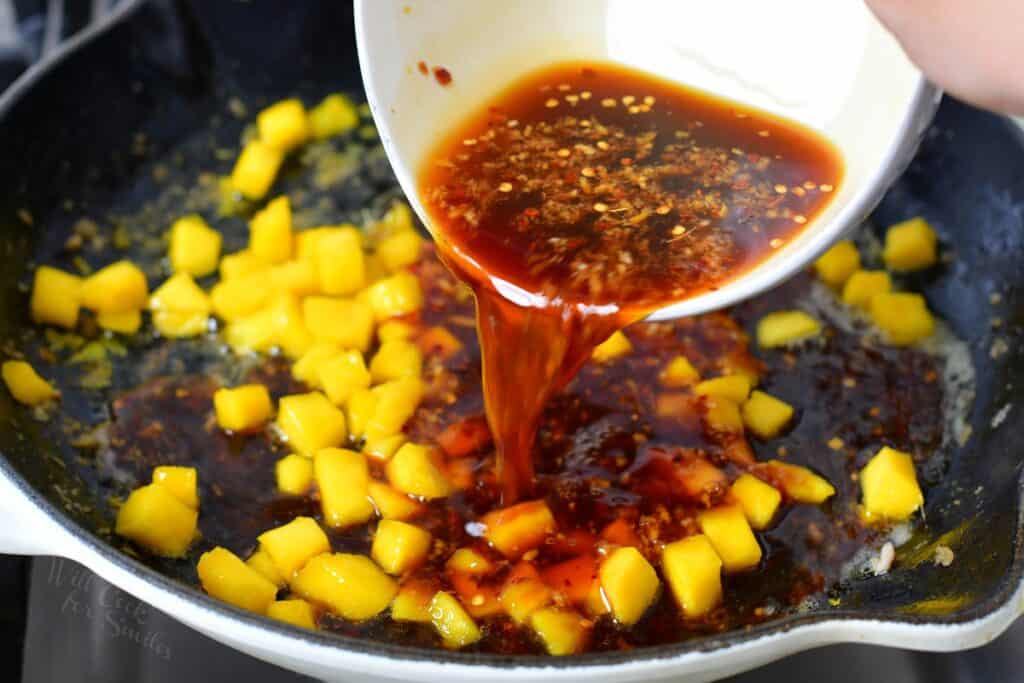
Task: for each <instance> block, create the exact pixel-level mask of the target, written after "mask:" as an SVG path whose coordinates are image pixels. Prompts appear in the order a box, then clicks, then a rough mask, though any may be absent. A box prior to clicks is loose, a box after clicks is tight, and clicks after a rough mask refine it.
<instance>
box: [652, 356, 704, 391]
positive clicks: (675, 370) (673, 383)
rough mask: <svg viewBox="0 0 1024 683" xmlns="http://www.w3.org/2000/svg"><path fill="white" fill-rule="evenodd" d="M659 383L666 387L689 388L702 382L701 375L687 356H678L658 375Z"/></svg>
mask: <svg viewBox="0 0 1024 683" xmlns="http://www.w3.org/2000/svg"><path fill="white" fill-rule="evenodd" d="M658 381H659V382H661V384H662V385H664V386H666V387H673V388H678V387H688V386H690V385H692V384H697V383H698V382H700V373H699V372H698V371H697V368H695V367H693V363H691V362H690V361H689V359H688V358H687V357H686V356H676V357H675V358H673V359H672V360H671V361H669V363H668V365H666V366H665V368H664V369H663V370H662V371H661V373H660V374H659V375H658Z"/></svg>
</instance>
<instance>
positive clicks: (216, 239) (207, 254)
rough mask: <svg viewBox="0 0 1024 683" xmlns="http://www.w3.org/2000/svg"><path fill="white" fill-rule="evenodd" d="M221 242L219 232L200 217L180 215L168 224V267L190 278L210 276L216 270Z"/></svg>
mask: <svg viewBox="0 0 1024 683" xmlns="http://www.w3.org/2000/svg"><path fill="white" fill-rule="evenodd" d="M220 244H221V237H220V233H219V232H217V231H216V230H214V229H213V228H211V227H210V226H209V225H207V224H206V221H204V220H203V217H202V216H198V215H192V216H185V217H184V218H179V219H178V220H176V221H174V225H172V226H171V246H170V251H169V256H170V260H171V269H172V270H173V271H174V272H175V273H188V274H189V275H191V276H193V277H203V276H204V275H209V274H210V273H212V272H214V271H215V270H217V262H218V261H219V260H220Z"/></svg>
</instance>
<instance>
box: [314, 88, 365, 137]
mask: <svg viewBox="0 0 1024 683" xmlns="http://www.w3.org/2000/svg"><path fill="white" fill-rule="evenodd" d="M358 124H359V113H358V112H356V106H355V105H354V104H352V101H351V100H350V99H348V98H347V97H345V96H344V95H342V94H340V93H336V94H334V95H328V96H327V97H325V98H324V99H323V101H322V102H320V104H318V105H316V106H315V107H313V108H312V109H310V110H309V127H310V129H311V131H312V133H313V137H315V138H316V139H317V140H324V139H327V138H330V137H334V136H335V135H341V134H342V133H347V132H348V131H350V130H352V129H353V128H355V127H356V126H357V125H358Z"/></svg>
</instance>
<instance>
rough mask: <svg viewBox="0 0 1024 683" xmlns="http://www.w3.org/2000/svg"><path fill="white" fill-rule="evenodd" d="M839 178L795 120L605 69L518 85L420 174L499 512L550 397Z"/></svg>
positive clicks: (814, 209) (743, 264)
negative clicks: (457, 311) (473, 309)
mask: <svg viewBox="0 0 1024 683" xmlns="http://www.w3.org/2000/svg"><path fill="white" fill-rule="evenodd" d="M841 177H842V162H841V159H840V158H839V155H838V153H837V152H836V150H835V149H834V148H833V147H832V146H831V145H830V144H829V143H828V142H827V141H826V140H824V139H823V138H821V137H820V136H818V135H817V134H815V133H814V132H812V131H810V130H808V129H805V128H803V127H800V126H798V125H797V124H794V123H792V122H788V121H783V120H781V119H778V118H776V117H772V116H769V115H767V114H764V113H761V112H756V111H753V110H749V109H745V108H742V107H740V106H738V105H735V104H732V103H728V102H725V101H723V100H719V99H715V98H712V97H710V96H708V95H704V94H700V93H697V92H695V91H691V90H687V89H685V88H682V87H680V86H678V85H675V84H670V83H667V82H664V81H660V80H658V79H655V78H653V77H651V76H648V75H644V74H641V73H639V72H636V71H633V70H629V69H627V68H624V67H620V66H612V65H582V64H563V65H557V66H553V67H551V68H548V69H545V70H542V71H540V72H538V73H535V74H533V75H531V76H528V77H526V78H524V79H523V80H521V81H519V82H517V83H515V84H513V85H512V86H510V87H509V88H508V89H507V90H506V91H504V92H503V93H502V94H500V95H499V96H498V97H497V98H495V99H494V101H493V102H491V103H490V106H488V107H487V108H486V109H484V110H483V111H481V112H479V113H478V114H476V115H475V116H472V117H470V118H469V119H468V120H467V121H466V122H464V123H463V124H462V125H460V126H459V127H458V128H457V129H456V130H455V132H454V133H453V134H452V135H451V136H450V137H449V138H448V139H446V140H445V141H444V142H443V143H442V144H441V145H440V146H439V147H438V148H437V150H436V151H435V152H434V154H432V155H431V156H430V157H429V159H428V160H427V163H426V165H425V167H424V168H423V170H422V173H421V178H420V190H421V195H422V196H423V197H424V199H425V204H426V206H427V209H428V212H429V213H430V217H431V222H432V224H433V225H432V227H433V232H434V233H435V236H436V237H437V238H438V244H439V251H440V255H441V257H442V258H443V259H444V261H445V262H446V263H447V264H448V265H449V267H451V268H452V270H453V271H454V272H455V273H456V275H457V276H458V277H459V278H460V279H462V280H464V281H465V282H467V283H468V284H469V285H470V286H471V287H472V289H473V291H474V293H475V295H476V305H477V318H478V320H477V325H478V330H479V336H480V343H481V347H482V350H483V377H484V379H483V381H484V392H485V396H486V401H487V416H488V422H489V424H490V427H491V431H492V432H493V434H494V437H495V441H496V445H497V451H498V467H499V471H500V477H501V480H502V485H503V491H504V502H506V503H509V502H512V501H514V500H516V499H517V498H519V497H521V496H523V495H524V494H525V493H526V492H528V491H529V490H530V488H531V486H532V482H533V457H532V453H533V442H534V438H535V433H536V430H537V425H538V420H539V418H540V415H541V413H542V410H543V408H544V406H545V404H546V403H547V402H548V400H549V399H550V398H551V397H552V396H553V395H554V394H555V393H557V392H558V391H559V390H560V389H561V388H562V387H564V386H565V385H566V383H567V382H568V381H569V380H570V379H572V377H573V376H575V374H576V373H577V372H578V371H579V369H580V368H581V367H582V365H583V363H584V362H585V361H586V360H587V359H588V358H590V356H591V353H592V351H593V349H594V348H595V347H596V346H597V345H598V344H600V343H601V342H602V341H604V340H605V339H606V338H607V337H608V336H609V335H610V334H611V333H612V332H614V331H615V330H617V329H619V328H621V327H624V326H626V325H628V324H630V323H632V322H635V321H636V320H639V319H641V318H643V317H644V316H645V315H646V314H648V313H649V312H651V311H652V310H655V309H658V308H660V307H662V306H664V305H666V304H669V303H672V302H675V301H679V300H681V299H684V298H687V297H689V296H693V295H695V294H698V293H701V292H706V291H709V290H712V289H715V288H716V287H718V286H720V285H721V284H722V283H724V282H726V281H728V280H730V279H732V278H734V277H736V276H737V275H739V274H741V273H742V272H743V271H745V270H747V269H749V268H751V267H752V266H754V265H756V264H757V263H758V262H760V261H761V260H762V259H764V258H766V257H767V256H768V255H770V253H771V252H772V251H774V250H776V249H778V248H780V247H782V246H783V245H784V244H785V243H786V242H787V241H788V240H789V239H791V238H792V237H793V236H794V235H795V234H796V233H797V232H799V231H800V230H801V229H802V227H803V226H804V225H806V224H807V223H808V222H809V221H810V220H812V219H813V218H814V216H815V215H816V214H817V213H818V212H819V211H821V210H822V208H823V207H824V206H825V205H826V204H827V203H828V200H829V198H830V196H831V194H832V192H833V191H834V189H835V187H836V186H837V184H838V183H839V181H840V180H841Z"/></svg>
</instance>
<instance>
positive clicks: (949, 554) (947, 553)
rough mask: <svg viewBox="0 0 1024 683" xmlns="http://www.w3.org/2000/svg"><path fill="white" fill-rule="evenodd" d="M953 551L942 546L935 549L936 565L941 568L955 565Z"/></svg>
mask: <svg viewBox="0 0 1024 683" xmlns="http://www.w3.org/2000/svg"><path fill="white" fill-rule="evenodd" d="M953 557H954V555H953V549H952V548H950V547H949V546H945V545H940V546H938V547H936V548H935V564H937V565H938V566H940V567H948V566H949V565H951V564H953Z"/></svg>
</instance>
